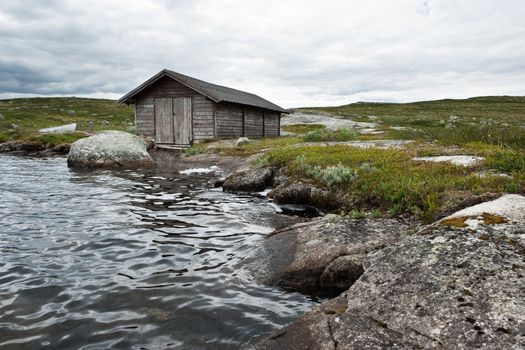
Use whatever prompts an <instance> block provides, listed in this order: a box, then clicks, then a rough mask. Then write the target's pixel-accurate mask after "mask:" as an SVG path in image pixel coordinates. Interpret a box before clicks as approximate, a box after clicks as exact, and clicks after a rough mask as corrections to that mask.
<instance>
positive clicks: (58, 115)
mask: <svg viewBox="0 0 525 350" xmlns="http://www.w3.org/2000/svg"><path fill="white" fill-rule="evenodd" d="M133 122H134V115H133V110H132V109H131V108H130V107H128V106H125V105H118V104H117V103H116V101H113V100H103V99H88V98H76V97H53V98H19V99H12V100H0V142H5V141H8V140H19V139H23V138H26V137H30V135H32V134H34V133H35V132H36V131H37V130H38V129H41V128H47V127H53V126H59V125H63V124H70V123H77V130H79V131H91V130H93V131H97V130H106V129H112V130H125V131H132V129H133Z"/></svg>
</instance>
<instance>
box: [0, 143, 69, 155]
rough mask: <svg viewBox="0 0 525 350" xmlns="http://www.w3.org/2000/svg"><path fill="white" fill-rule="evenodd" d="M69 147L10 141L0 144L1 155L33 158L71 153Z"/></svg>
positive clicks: (66, 145) (65, 145) (67, 145)
mask: <svg viewBox="0 0 525 350" xmlns="http://www.w3.org/2000/svg"><path fill="white" fill-rule="evenodd" d="M69 146H70V145H69V144H65V143H64V144H59V145H48V144H42V143H37V142H28V141H8V142H4V143H2V144H0V153H4V152H5V153H11V154H15V155H31V156H49V155H63V154H67V153H68V152H69Z"/></svg>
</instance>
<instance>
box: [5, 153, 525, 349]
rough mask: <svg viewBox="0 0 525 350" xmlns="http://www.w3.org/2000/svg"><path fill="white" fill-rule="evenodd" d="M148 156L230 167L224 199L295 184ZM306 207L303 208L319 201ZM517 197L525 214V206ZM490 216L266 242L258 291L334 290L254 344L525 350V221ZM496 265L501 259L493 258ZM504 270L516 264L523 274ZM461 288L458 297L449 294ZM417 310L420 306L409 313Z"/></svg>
mask: <svg viewBox="0 0 525 350" xmlns="http://www.w3.org/2000/svg"><path fill="white" fill-rule="evenodd" d="M150 153H151V154H152V155H153V157H154V159H155V167H156V168H157V169H169V168H172V167H175V166H180V164H182V163H184V164H188V165H189V164H191V165H192V166H194V167H196V168H198V167H210V166H212V165H217V166H219V167H221V168H222V169H223V170H224V175H225V184H226V188H225V190H227V191H230V192H241V193H246V192H251V193H252V194H253V195H256V193H257V192H258V190H259V189H260V187H261V186H263V185H264V187H265V188H266V187H271V188H273V189H275V188H277V187H278V186H280V185H282V184H283V183H284V184H285V183H286V179H285V178H283V176H282V174H278V173H275V169H274V170H271V175H268V169H267V168H265V167H263V168H255V169H254V168H253V167H251V166H250V164H251V161H252V160H253V159H250V158H249V157H240V156H227V155H220V154H198V155H191V156H190V155H185V154H182V153H174V152H173V151H165V150H150ZM6 154H13V153H6ZM15 154H16V155H20V154H19V153H18V154H17V153H15ZM27 155H31V154H27ZM58 155H60V154H58ZM62 155H63V154H62ZM254 172H255V174H254ZM261 174H262V175H261ZM276 178H277V181H275V179H276ZM228 179H236V180H237V181H241V180H242V181H244V184H241V185H240V187H241V188H243V191H235V189H234V188H233V187H231V183H232V181H231V180H230V181H229V180H228ZM246 183H248V185H247V186H246ZM228 184H229V185H228ZM238 184H240V182H238ZM228 186H230V187H229V188H228ZM243 186H244V187H243ZM288 187H289V186H288ZM250 188H251V189H252V190H250ZM247 189H248V190H247ZM309 191H310V192H311V189H310V190H309ZM271 193H272V192H271V191H270V194H271ZM324 195H326V193H325V194H324ZM332 195H333V194H332ZM511 196H516V197H513V198H518V197H521V196H519V195H511ZM269 197H270V196H269ZM298 198H299V199H298V200H297V201H296V202H297V203H296V204H311V202H308V203H301V202H300V201H301V200H302V199H301V197H298ZM303 198H304V197H303ZM326 198H330V197H329V196H328V197H326ZM502 198H503V197H502ZM492 199H494V196H492V197H491V196H488V197H480V198H478V199H477V200H476V201H473V202H472V201H471V202H469V203H467V205H464V206H463V207H462V208H465V207H466V208H475V207H476V204H478V203H484V202H487V201H488V203H490V200H492ZM518 200H519V201H520V202H519V203H520V204H519V205H523V211H522V212H523V213H525V201H521V199H520V198H518ZM514 207H515V205H514ZM462 208H457V210H459V209H462ZM457 210H456V211H457ZM518 212H519V210H518ZM472 213H474V214H472ZM449 214H451V213H449ZM481 214H482V213H478V214H476V211H475V210H474V211H473V212H472V211H471V213H470V214H469V216H467V217H465V219H462V218H461V220H463V221H461V220H460V221H461V222H460V225H458V226H454V225H449V226H447V225H443V224H441V222H442V221H445V220H442V218H439V219H438V220H437V221H435V222H433V223H431V224H423V223H421V222H414V221H412V222H411V223H410V225H408V226H407V225H406V220H405V223H403V220H401V221H399V220H391V221H388V220H389V219H384V218H358V219H349V218H345V217H340V216H337V215H333V214H331V215H326V216H321V217H317V218H314V219H309V220H308V221H307V222H306V223H300V224H296V225H292V226H288V227H285V228H283V229H280V230H276V231H274V232H273V233H271V234H270V235H269V236H268V237H266V238H265V239H264V240H263V242H262V246H261V247H260V249H258V253H259V255H257V254H256V255H254V256H252V257H248V258H246V259H245V260H246V261H244V262H242V266H245V267H246V266H247V267H248V268H249V269H250V270H251V271H256V272H254V277H255V278H256V279H257V280H258V281H260V283H263V284H269V285H276V286H279V287H281V288H284V289H285V290H290V291H299V292H303V293H307V294H314V295H315V294H316V293H324V292H326V291H328V292H330V291H331V293H332V294H331V295H330V297H331V299H329V300H328V301H326V302H324V303H322V304H320V305H319V306H316V307H315V308H314V309H312V310H311V311H308V312H307V313H305V314H304V315H302V316H300V317H299V318H298V319H297V320H296V321H293V322H291V323H290V324H289V325H287V326H284V327H282V328H281V329H279V330H277V331H275V332H273V333H272V334H270V335H267V336H262V337H257V338H254V339H253V342H249V343H248V344H247V345H246V347H247V348H249V349H280V348H293V347H298V348H301V347H304V346H307V345H308V346H314V348H325V347H326V348H332V347H336V346H340V347H343V348H360V347H362V346H371V347H372V348H382V347H385V346H392V344H398V345H402V346H404V347H409V348H410V347H414V346H423V347H429V348H434V347H437V348H439V347H447V346H453V345H454V346H457V345H458V344H461V345H462V346H464V347H480V346H482V347H483V346H496V347H498V346H499V347H505V348H517V347H519V346H521V345H523V343H524V342H525V338H524V337H523V335H520V334H521V333H520V332H521V331H520V329H521V327H522V325H525V316H523V315H525V303H524V300H525V295H523V291H520V290H519V289H516V286H519V284H520V283H521V284H523V283H524V277H523V276H524V275H525V266H524V264H523V262H522V261H521V260H519V259H518V257H519V256H520V254H523V251H525V234H524V233H523V232H525V214H523V217H521V216H519V217H518V220H516V218H515V217H514V218H509V217H506V216H505V215H506V214H505V213H500V214H502V215H499V214H498V215H496V216H493V217H489V219H487V218H486V217H485V216H484V214H483V215H481ZM494 215H495V214H494ZM480 218H481V219H480ZM468 220H471V221H472V220H478V221H479V220H481V221H479V222H480V224H478V225H477V226H475V227H470V226H467V227H464V226H462V222H469V221H468ZM456 221H457V220H456ZM456 221H454V222H456ZM436 249H437V251H436ZM520 252H521V253H520ZM494 256H497V257H498V259H499V262H494V261H493V259H494ZM414 257H415V258H414ZM465 257H468V259H467V260H465ZM469 259H470V260H469ZM461 261H467V264H468V266H469V268H468V270H466V269H465V268H464V267H460V268H459V270H458V267H457V266H460V265H461V264H464V262H461ZM250 264H251V265H250ZM458 264H459V265H458ZM427 265H428V266H432V268H431V269H430V270H429V268H428V267H426V266H427ZM500 265H501V266H503V267H505V266H514V267H512V269H514V270H516V269H517V270H516V272H514V274H516V273H517V277H516V276H515V275H513V274H509V273H507V272H506V270H505V269H503V270H502V269H500V267H499V266H500ZM242 266H241V267H242ZM257 271H258V272H257ZM261 271H262V273H261ZM430 271H434V272H432V273H431V272H430ZM458 271H459V272H458ZM465 271H466V272H467V273H464V272H465ZM488 271H495V275H494V277H493V279H494V281H492V280H491V281H490V283H487V282H483V279H481V280H480V278H486V277H483V276H486V275H487V273H488ZM519 271H521V274H520V272H519ZM435 272H438V273H437V275H436V274H435ZM256 273H258V274H259V275H258V276H257V275H256ZM458 273H459V274H458ZM436 276H437V277H436ZM399 278H401V279H402V281H400V280H399ZM452 280H454V281H455V282H454V288H452V289H450V281H452ZM480 281H481V282H480ZM496 281H497V282H498V283H501V284H502V285H504V286H505V288H503V287H500V286H499V285H498V284H497V283H496ZM430 286H434V287H430ZM458 286H459V287H458ZM436 288H437V289H436ZM509 291H510V292H509ZM394 292H395V294H391V293H394ZM339 293H341V294H339ZM458 293H459V294H458ZM509 293H510V294H511V295H510V296H509V295H508V294H509ZM386 296H388V297H386ZM408 296H411V297H408ZM414 298H415V299H414ZM460 299H461V300H462V301H460ZM457 303H459V305H460V306H459V307H458V306H457V305H456V304H457ZM463 304H464V306H461V305H463ZM377 305H379V306H377ZM414 305H416V306H417V305H420V306H419V307H416V308H415V309H414V310H412V309H411V308H413V307H414ZM508 305H514V306H513V307H514V309H513V310H511V309H509V307H508ZM376 306H377V307H376ZM386 310H391V311H388V312H386V313H385V311H386ZM494 312H495V314H494ZM491 313H492V314H491Z"/></svg>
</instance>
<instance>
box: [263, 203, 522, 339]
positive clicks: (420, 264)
mask: <svg viewBox="0 0 525 350" xmlns="http://www.w3.org/2000/svg"><path fill="white" fill-rule="evenodd" d="M520 197H521V196H520ZM502 202H503V203H509V198H503V199H501V200H500V201H499V202H498V201H492V202H488V203H486V205H485V206H483V205H480V206H474V207H472V208H469V209H468V210H465V211H464V212H463V213H461V212H458V213H457V214H458V215H464V214H465V213H467V214H469V215H470V214H476V213H479V212H482V211H485V210H489V209H490V208H496V207H497V206H498V205H500V204H501V203H502ZM510 203H513V205H512V206H514V209H517V210H521V209H522V208H521V205H522V204H521V203H522V198H518V197H511V201H510ZM514 209H512V208H510V209H508V210H507V209H503V210H502V211H501V212H500V214H507V215H508V216H507V217H509V218H511V217H512V216H513V215H514V214H515V213H516V211H515V210H514ZM515 218H517V219H521V217H515ZM524 254H525V225H523V223H522V222H520V221H519V220H516V221H514V222H511V221H507V222H498V223H483V224H480V225H478V226H476V227H475V229H472V228H469V227H465V228H452V227H446V226H442V225H440V224H437V225H436V224H433V225H431V226H429V227H428V228H427V229H426V230H423V231H421V232H420V233H418V234H414V235H409V236H405V237H404V238H403V239H401V240H399V241H397V242H395V243H393V244H390V245H387V246H386V247H385V248H383V249H380V250H375V251H372V252H371V253H369V254H368V255H367V257H366V259H365V260H364V263H363V267H364V273H363V274H362V275H361V276H360V277H359V279H358V280H357V281H356V282H355V283H354V284H353V285H352V286H351V287H350V288H349V289H348V290H347V291H346V292H345V294H343V295H344V297H345V298H346V300H347V303H346V305H344V306H341V300H339V301H338V303H337V305H338V306H337V307H335V308H333V310H331V311H330V303H334V302H335V301H334V300H332V301H329V302H327V303H326V304H325V305H322V306H320V307H318V308H317V309H315V310H313V311H312V312H310V313H308V314H307V315H305V316H304V317H302V318H301V319H299V320H297V321H295V322H293V323H291V324H290V325H289V326H287V327H285V328H284V329H282V330H280V331H277V332H275V333H274V334H272V335H271V336H269V337H267V338H266V339H265V340H263V341H262V342H260V343H258V344H256V345H255V346H254V347H253V348H255V349H279V348H288V349H305V348H312V349H335V348H337V349H362V348H367V349H384V348H396V349H397V348H401V349H402V348H409V349H412V348H425V349H452V348H454V349H457V348H459V349H478V348H485V349H523V348H524V347H525V261H524V259H523V256H524ZM339 299H341V297H340V298H339ZM283 346H284V347H283Z"/></svg>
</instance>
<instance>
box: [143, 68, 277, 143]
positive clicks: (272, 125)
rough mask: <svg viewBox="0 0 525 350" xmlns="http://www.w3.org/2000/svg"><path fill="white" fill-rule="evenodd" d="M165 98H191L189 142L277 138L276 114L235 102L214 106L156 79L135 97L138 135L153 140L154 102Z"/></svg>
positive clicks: (167, 80) (171, 82) (170, 81)
mask: <svg viewBox="0 0 525 350" xmlns="http://www.w3.org/2000/svg"><path fill="white" fill-rule="evenodd" d="M167 97H168V98H177V97H191V106H192V111H191V114H192V140H193V141H196V142H198V141H201V140H205V139H210V138H215V137H219V138H224V137H240V136H247V137H252V138H256V137H264V136H266V137H271V136H279V118H280V113H279V112H275V111H270V110H265V109H262V108H258V107H251V106H246V105H241V104H237V103H227V102H222V103H219V104H217V103H215V102H213V101H212V100H210V99H208V98H207V97H206V96H203V95H201V94H199V93H198V92H196V91H194V90H192V89H190V88H188V87H186V86H185V85H182V84H180V83H178V82H176V81H175V80H173V79H171V78H169V77H164V78H162V79H160V80H159V81H158V82H156V83H155V84H153V85H151V86H150V87H148V88H147V89H146V90H144V91H142V92H141V93H140V94H138V95H137V96H136V99H135V126H136V128H137V132H138V133H139V134H142V135H144V136H147V137H151V138H153V139H154V138H155V99H156V98H167ZM175 127H176V126H175Z"/></svg>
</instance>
